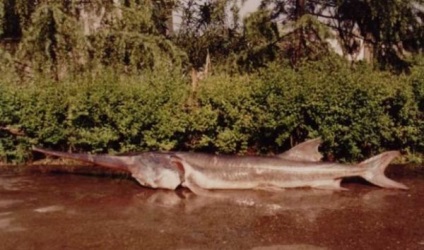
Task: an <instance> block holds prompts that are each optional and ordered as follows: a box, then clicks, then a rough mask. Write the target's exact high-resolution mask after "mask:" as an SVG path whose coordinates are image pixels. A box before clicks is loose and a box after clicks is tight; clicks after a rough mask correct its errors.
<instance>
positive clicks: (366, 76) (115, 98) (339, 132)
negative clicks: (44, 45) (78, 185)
mask: <svg viewBox="0 0 424 250" xmlns="http://www.w3.org/2000/svg"><path fill="white" fill-rule="evenodd" d="M0 81H1V83H0V126H1V127H9V128H18V129H20V130H21V131H23V132H24V133H25V136H16V135H12V134H11V133H9V132H8V131H6V130H4V129H3V130H0V161H10V162H16V161H24V160H26V159H30V157H31V152H30V150H29V149H30V146H32V145H37V146H41V147H47V148H54V149H57V150H69V149H71V150H72V151H84V152H94V153H100V152H109V153H118V152H129V151H146V150H196V151H207V152H222V153H262V154H267V153H276V152H281V151H283V150H285V149H287V148H289V147H290V146H291V145H293V144H295V143H298V142H301V141H303V140H305V139H306V138H313V137H317V136H321V137H322V138H323V139H324V145H323V150H324V151H325V152H326V154H327V156H328V157H329V158H333V157H335V158H337V159H341V160H357V159H363V158H365V157H368V156H370V155H373V154H376V153H378V152H381V151H383V150H389V149H396V150H403V151H405V152H408V153H409V154H408V155H409V156H414V157H416V156H420V154H422V153H423V150H424V133H423V132H424V66H420V65H418V66H415V67H414V68H413V69H412V73H411V74H410V75H407V76H405V75H404V76H395V75H392V74H389V73H384V72H376V71H372V70H371V69H369V67H367V66H365V65H358V66H356V68H354V69H351V68H350V67H348V66H347V65H346V64H344V63H341V62H338V61H331V59H328V61H321V62H310V63H307V64H305V65H303V66H302V67H300V68H298V69H297V70H292V69H290V68H289V67H284V66H282V65H269V67H267V68H266V69H263V70H261V71H260V72H257V73H255V74H250V75H228V74H215V75H213V76H211V77H209V78H207V79H205V80H203V81H201V82H200V87H199V89H198V90H197V92H196V94H195V95H194V97H195V101H194V102H193V101H192V100H191V99H192V98H193V95H192V94H191V93H190V88H189V81H188V79H186V78H184V76H183V75H182V74H180V73H175V72H167V71H165V70H164V71H163V72H152V73H145V74H144V75H142V76H125V75H124V76H118V75H116V74H113V73H110V72H109V73H108V72H105V73H104V74H102V75H98V76H95V77H93V76H80V77H77V78H76V79H69V80H65V81H63V82H60V83H57V82H53V81H49V80H45V79H44V80H43V79H38V80H35V81H34V82H33V83H31V84H25V85H18V84H16V81H12V80H0ZM189 99H190V100H191V101H189ZM420 159H422V158H419V157H418V158H417V157H416V158H415V160H420Z"/></svg>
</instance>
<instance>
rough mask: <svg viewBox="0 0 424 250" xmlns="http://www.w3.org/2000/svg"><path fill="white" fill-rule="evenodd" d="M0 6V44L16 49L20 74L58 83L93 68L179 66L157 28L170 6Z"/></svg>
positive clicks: (131, 1)
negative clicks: (7, 42) (38, 75)
mask: <svg viewBox="0 0 424 250" xmlns="http://www.w3.org/2000/svg"><path fill="white" fill-rule="evenodd" d="M4 1H5V2H2V3H4V4H3V5H0V7H3V8H1V11H0V15H1V16H0V17H3V18H2V19H1V21H2V23H0V24H3V25H2V27H3V29H0V31H3V32H0V34H1V33H3V36H1V37H0V39H2V40H4V39H10V38H12V39H14V40H15V41H16V42H17V43H18V44H19V49H18V51H17V53H16V54H15V61H16V62H17V65H18V68H19V71H21V72H23V73H25V74H27V73H28V72H30V73H31V75H33V74H36V73H37V72H40V73H43V74H51V75H52V76H53V77H54V78H55V79H58V80H59V79H61V78H63V77H66V76H68V75H73V74H77V73H80V72H82V71H86V70H91V69H93V68H98V67H100V68H102V67H114V69H117V70H121V71H123V72H134V71H138V70H143V69H152V68H155V67H158V66H159V65H161V67H167V68H169V67H179V66H180V65H181V64H182V63H183V60H184V56H183V53H182V51H181V50H179V49H178V48H177V46H175V45H174V44H173V43H172V41H170V40H169V39H167V37H166V35H167V34H166V32H167V31H166V27H164V26H163V25H162V21H163V20H164V19H166V15H169V8H171V7H172V6H173V5H172V3H171V2H170V1H150V0H125V1H121V0H109V1H101V0H93V1H90V2H85V1H80V0H70V1H48V0H41V1H23V0H4ZM163 9H166V11H165V12H163V11H162V10H163ZM164 13H165V14H164Z"/></svg>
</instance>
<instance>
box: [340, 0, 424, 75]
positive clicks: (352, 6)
mask: <svg viewBox="0 0 424 250" xmlns="http://www.w3.org/2000/svg"><path fill="white" fill-rule="evenodd" d="M333 4H334V5H333V6H334V8H335V15H334V18H335V19H336V20H337V21H338V25H337V31H338V32H339V34H340V37H341V38H343V39H344V41H345V44H346V41H348V40H349V39H351V38H352V37H354V36H355V33H354V31H355V29H358V30H359V35H360V36H361V37H362V38H363V39H364V43H365V49H366V59H367V60H368V61H372V60H373V59H376V60H377V61H378V62H379V63H380V65H381V66H382V67H383V68H394V69H395V70H397V71H403V70H406V69H407V68H408V66H409V64H408V63H407V59H406V57H405V55H406V51H405V50H406V49H407V50H409V51H411V52H414V51H419V50H420V49H422V48H423V46H424V43H423V41H424V32H423V31H424V28H423V22H424V18H423V17H424V8H423V5H422V4H424V1H422V0H384V1H364V0H343V1H342V0H337V1H334V3H333Z"/></svg>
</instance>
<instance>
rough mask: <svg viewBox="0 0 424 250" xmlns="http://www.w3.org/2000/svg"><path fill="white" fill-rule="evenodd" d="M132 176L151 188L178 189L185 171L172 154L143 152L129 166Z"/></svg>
mask: <svg viewBox="0 0 424 250" xmlns="http://www.w3.org/2000/svg"><path fill="white" fill-rule="evenodd" d="M129 169H130V171H131V173H132V176H133V177H134V178H135V179H136V180H137V181H138V182H139V183H140V184H141V185H142V186H147V187H151V188H164V189H171V190H174V189H176V188H177V187H178V186H179V185H180V184H181V183H182V179H183V173H182V172H181V170H180V169H179V168H178V167H176V166H175V163H174V161H173V159H172V155H171V154H166V153H156V152H150V153H143V154H140V155H138V156H137V157H136V159H135V160H134V162H133V164H132V165H131V166H129Z"/></svg>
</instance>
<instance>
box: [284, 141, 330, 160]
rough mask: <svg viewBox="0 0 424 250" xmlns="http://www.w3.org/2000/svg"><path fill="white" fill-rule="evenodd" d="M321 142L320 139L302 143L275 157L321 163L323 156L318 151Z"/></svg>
mask: <svg viewBox="0 0 424 250" xmlns="http://www.w3.org/2000/svg"><path fill="white" fill-rule="evenodd" d="M321 142H322V141H321V138H315V139H312V140H308V141H305V142H302V143H300V144H298V145H296V146H294V147H293V148H291V149H289V150H287V151H286V152H284V153H282V154H279V155H277V157H279V158H282V159H286V160H293V161H311V162H318V161H321V159H322V157H323V155H322V154H321V153H320V152H319V151H318V147H319V145H321Z"/></svg>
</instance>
